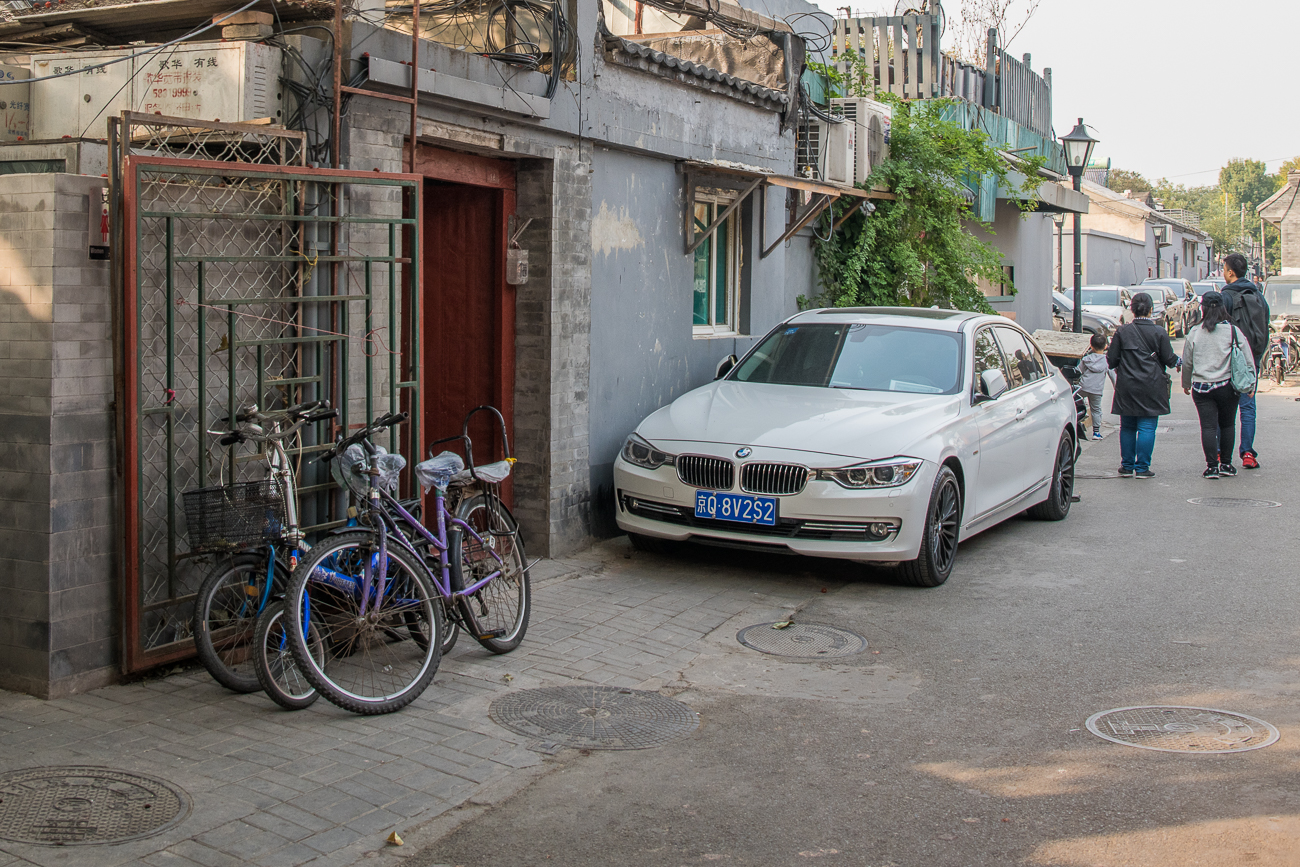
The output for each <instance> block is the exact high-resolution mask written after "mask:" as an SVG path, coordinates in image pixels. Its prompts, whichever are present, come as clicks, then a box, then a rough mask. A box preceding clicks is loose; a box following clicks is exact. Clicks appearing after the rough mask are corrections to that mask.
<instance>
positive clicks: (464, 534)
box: [285, 407, 532, 714]
mask: <svg viewBox="0 0 1300 867" xmlns="http://www.w3.org/2000/svg"><path fill="white" fill-rule="evenodd" d="M485 410H486V411H491V412H492V413H495V414H496V416H497V418H498V420H500V421H501V434H502V442H503V446H504V449H505V452H506V454H507V458H506V459H505V460H503V461H499V462H496V463H494V464H488V465H486V466H481V467H476V466H474V461H473V444H472V443H471V442H470V439H469V436H468V429H469V418H466V421H465V428H464V432H463V433H462V435H461V436H460V437H449V438H448V439H446V440H440V441H439V442H438V443H435V445H438V444H439V443H442V442H449V441H451V440H461V441H462V443H463V445H464V448H465V456H466V459H467V460H468V466H466V462H465V461H464V460H462V459H461V458H460V456H459V455H457V454H455V453H452V452H443V453H442V454H440V455H437V456H435V457H431V458H430V459H429V460H427V461H423V462H421V463H420V464H418V465H417V466H416V468H415V469H416V475H417V476H418V477H419V479H420V481H421V483H422V484H423V485H424V486H425V488H426V489H427V490H431V491H432V493H433V495H434V496H433V516H432V518H433V520H432V521H430V523H431V524H432V525H433V528H432V529H430V528H429V527H426V526H425V524H424V523H422V522H421V520H420V518H419V516H418V514H416V513H418V512H419V509H418V507H416V506H415V505H414V504H411V503H406V504H404V503H402V502H399V501H398V499H397V498H396V497H395V496H394V489H395V488H396V482H397V474H398V473H400V471H401V470H402V469H403V468H404V467H405V461H404V460H403V459H402V458H401V457H400V456H398V455H389V454H386V453H384V451H383V449H381V448H380V447H378V446H376V445H375V444H374V443H373V442H372V441H371V437H372V436H374V435H375V434H376V433H378V432H379V431H382V430H385V429H387V428H389V427H392V426H393V425H396V424H400V423H401V422H403V421H405V419H406V414H405V413H397V414H395V413H389V414H387V415H384V416H381V417H380V418H377V419H375V421H373V422H371V423H370V424H369V425H367V426H366V427H365V428H363V429H361V430H360V431H358V432H356V433H354V434H353V435H351V436H349V437H347V438H346V439H342V440H340V441H339V442H338V443H337V444H335V446H334V447H333V448H332V449H330V450H329V451H327V452H324V453H323V454H322V455H321V460H325V461H332V462H333V464H332V467H331V469H332V471H333V472H334V473H335V476H336V478H338V477H341V478H342V480H343V481H344V482H345V484H347V486H348V487H349V488H350V489H351V490H352V491H353V492H354V493H357V494H358V495H359V496H360V497H362V498H363V502H362V503H360V504H359V505H358V509H357V520H358V527H357V528H356V529H350V530H347V531H345V532H340V533H338V534H336V535H333V536H330V537H327V538H325V539H323V540H321V541H320V542H319V543H317V544H316V545H315V546H314V547H313V548H312V549H311V552H310V553H309V554H308V556H307V557H306V559H304V560H303V561H302V562H301V563H300V564H299V566H298V568H297V569H296V570H295V571H294V573H293V575H292V576H291V578H290V580H289V585H288V588H287V590H286V593H285V612H286V632H287V633H288V635H289V643H290V647H291V649H292V652H293V655H294V657H295V659H297V661H298V665H299V668H300V670H301V671H302V673H303V674H304V676H305V677H306V678H307V680H308V681H309V682H310V683H311V685H312V686H313V687H315V688H316V690H317V691H319V692H320V694H321V695H324V696H325V697H326V698H327V699H329V700H330V701H331V702H333V703H334V704H336V705H338V706H339V707H342V708H345V709H347V710H350V711H353V712H356V713H362V714H378V713H390V712H392V711H395V710H399V709H400V708H402V707H405V706H406V705H407V704H409V703H410V702H412V701H414V700H415V699H416V698H417V697H418V696H419V695H420V694H421V693H422V692H423V691H424V689H425V688H426V687H427V686H428V685H429V683H430V682H431V681H432V680H433V676H434V674H435V673H436V672H437V669H438V663H439V662H440V660H441V658H442V654H443V652H444V650H446V649H449V648H450V645H451V643H452V642H454V633H455V631H456V630H458V629H460V628H464V629H465V630H466V631H467V632H469V634H470V635H471V636H473V637H474V639H475V640H477V641H478V642H479V643H480V644H481V645H483V647H485V648H486V649H488V650H489V651H491V652H493V653H507V652H509V651H511V650H513V649H514V648H516V647H518V646H519V643H520V642H521V641H522V640H523V637H524V633H525V632H526V631H527V629H528V617H529V611H530V608H531V603H532V594H531V590H530V587H529V580H528V567H527V565H526V561H525V558H524V550H523V544H522V542H521V540H520V539H519V531H518V525H517V524H516V523H515V521H514V518H513V516H511V514H510V512H509V510H508V509H506V507H505V504H504V503H502V502H501V500H500V497H499V496H498V495H497V493H496V486H497V485H498V484H499V483H500V482H501V481H504V479H505V478H506V476H508V475H509V472H510V468H511V465H512V464H513V462H514V461H513V459H512V458H510V457H509V456H508V455H509V443H508V441H507V440H506V439H505V425H504V421H503V420H501V415H500V413H499V412H497V411H496V410H495V409H493V408H491V407H479V408H478V409H476V410H474V412H480V411H485ZM473 414H474V413H471V414H470V415H471V416H472V415H473ZM313 635H315V636H319V639H317V640H313V642H312V643H313V646H312V647H310V648H309V647H308V640H309V636H313ZM322 643H323V645H324V651H323V653H322V650H321V645H322Z"/></svg>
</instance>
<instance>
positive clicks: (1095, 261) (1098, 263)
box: [1065, 231, 1155, 294]
mask: <svg viewBox="0 0 1300 867" xmlns="http://www.w3.org/2000/svg"><path fill="white" fill-rule="evenodd" d="M1072 245H1073V241H1072V239H1071V238H1070V236H1069V233H1067V236H1066V239H1065V273H1066V286H1068V287H1073V285H1074V276H1073V275H1074V270H1073V269H1074V260H1073V253H1072V250H1073V246H1072ZM1148 268H1151V269H1153V270H1152V273H1153V274H1154V268H1155V246H1154V243H1151V244H1143V243H1141V242H1139V241H1135V240H1134V239H1133V238H1130V237H1128V236H1126V235H1112V234H1110V233H1107V232H1100V231H1086V232H1084V234H1083V285H1085V286H1096V285H1099V284H1103V283H1104V284H1107V285H1114V286H1132V285H1134V284H1137V283H1141V282H1142V281H1143V280H1145V279H1146V278H1147V269H1148ZM1067 294H1068V293H1067Z"/></svg>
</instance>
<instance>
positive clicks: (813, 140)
mask: <svg viewBox="0 0 1300 867" xmlns="http://www.w3.org/2000/svg"><path fill="white" fill-rule="evenodd" d="M856 140H857V136H856V135H855V130H854V127H853V124H851V123H847V122H846V123H827V122H826V121H821V120H814V121H811V122H810V123H809V124H808V126H807V128H806V130H804V131H801V133H800V137H799V142H798V153H797V154H796V159H797V161H798V164H799V169H800V172H801V173H805V170H808V171H807V172H806V173H807V174H809V175H810V176H811V177H812V178H814V179H815V180H822V181H829V182H830V183H833V184H846V185H852V184H853V165H854V156H855V148H854V143H855V142H856Z"/></svg>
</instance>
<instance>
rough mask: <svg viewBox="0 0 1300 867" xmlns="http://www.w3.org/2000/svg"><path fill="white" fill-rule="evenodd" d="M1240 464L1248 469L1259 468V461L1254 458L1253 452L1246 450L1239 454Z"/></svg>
mask: <svg viewBox="0 0 1300 867" xmlns="http://www.w3.org/2000/svg"><path fill="white" fill-rule="evenodd" d="M1241 465H1242V466H1243V467H1245V468H1246V469H1248V470H1257V469H1259V461H1258V460H1256V458H1255V453H1254V452H1246V453H1245V454H1244V455H1242V456H1241Z"/></svg>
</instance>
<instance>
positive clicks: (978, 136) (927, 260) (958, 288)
mask: <svg viewBox="0 0 1300 867" xmlns="http://www.w3.org/2000/svg"><path fill="white" fill-rule="evenodd" d="M891 99H892V98H891ZM893 102H894V117H893V125H892V130H891V134H890V153H889V159H888V160H885V161H884V162H882V163H881V164H880V165H879V166H878V167H877V168H876V169H875V170H874V171H873V172H872V173H871V177H870V178H868V179H867V180H866V182H864V184H863V186H864V187H865V188H867V189H870V188H872V187H875V186H879V185H882V184H883V185H884V186H885V187H886V188H888V189H889V190H891V191H892V192H893V193H894V195H895V197H896V198H894V199H893V200H878V201H876V203H875V204H876V209H875V210H874V211H873V212H872V213H870V214H862V213H861V212H859V213H858V214H855V215H854V216H852V217H850V218H849V220H848V221H847V222H846V223H845V224H844V227H843V230H842V231H841V232H837V233H832V234H830V235H829V236H828V238H827V239H826V240H821V241H819V242H818V245H817V251H816V256H817V262H818V266H819V269H820V274H821V284H822V294H821V295H820V296H819V297H818V298H817V299H815V301H816V303H819V304H821V305H824V306H831V307H850V306H856V305H887V306H892V305H900V306H913V307H929V306H932V305H938V306H940V307H944V308H957V309H961V310H983V311H991V309H992V308H991V307H990V306H989V304H988V302H987V301H986V300H985V298H984V295H983V293H982V292H980V290H979V287H978V282H977V281H978V280H979V279H981V278H982V279H984V280H986V281H988V282H990V283H998V282H1001V281H1002V280H1003V279H1004V276H1003V269H1002V264H1003V260H1002V254H1001V252H999V251H998V250H997V248H995V247H993V246H991V245H989V244H986V243H984V242H982V241H980V240H979V239H978V238H976V237H975V236H974V235H972V234H971V233H970V232H968V231H966V228H965V226H964V222H965V221H968V220H974V219H975V216H974V213H973V212H972V210H971V205H970V203H969V202H968V201H967V196H968V193H967V187H966V185H965V183H964V182H965V181H969V180H971V179H978V178H981V177H985V178H988V177H993V178H996V179H997V181H998V183H1000V184H1001V185H1002V186H1003V187H1005V188H1007V189H1013V190H1017V192H1018V194H1019V195H1021V196H1023V197H1024V198H1025V199H1027V201H1025V204H1024V205H1023V207H1025V208H1031V207H1033V202H1034V199H1033V190H1035V189H1036V188H1037V184H1038V182H1037V181H1036V180H1026V181H1025V184H1024V186H1025V187H1026V188H1027V189H1019V188H1018V187H1017V185H1016V184H1015V182H1014V181H1013V180H1012V179H1011V177H1010V168H1009V166H1008V164H1007V162H1006V161H1005V160H1004V159H1003V158H1002V157H1001V156H1000V155H999V154H998V152H997V149H996V148H995V147H994V146H992V145H991V144H990V142H989V140H988V137H987V136H986V135H985V134H984V132H983V131H982V130H968V129H965V128H964V127H963V126H962V125H961V124H959V123H956V122H954V121H952V120H950V119H949V113H948V112H947V109H948V106H949V104H950V101H948V100H926V101H922V102H910V103H904V102H901V101H898V100H893ZM1041 165H1042V160H1041V158H1038V159H1035V160H1028V161H1026V165H1024V166H1023V169H1024V171H1025V175H1026V177H1027V178H1030V179H1032V178H1035V177H1036V175H1037V171H1038V168H1039V167H1040V166H1041ZM841 202H844V199H841ZM847 207H848V204H847V203H844V204H839V205H837V208H836V213H837V214H838V213H843V211H844V210H845V209H846V208H847ZM984 228H986V229H988V230H990V231H991V229H992V227H991V226H989V225H988V224H984Z"/></svg>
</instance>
